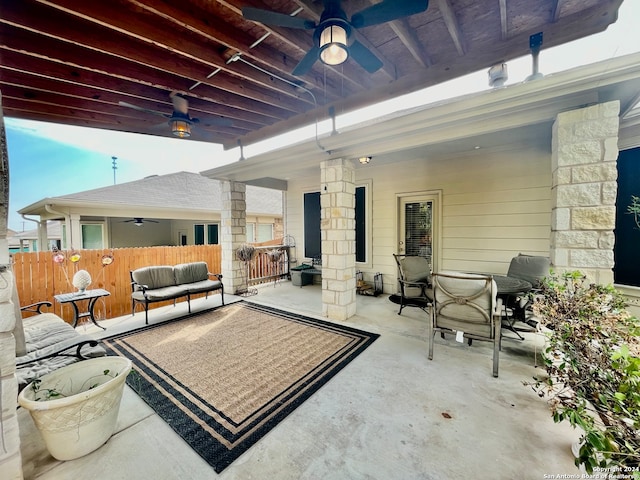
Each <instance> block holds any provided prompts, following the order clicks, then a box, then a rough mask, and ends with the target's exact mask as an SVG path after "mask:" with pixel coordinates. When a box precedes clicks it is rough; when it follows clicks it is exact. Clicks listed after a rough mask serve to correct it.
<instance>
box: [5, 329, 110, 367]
mask: <svg viewBox="0 0 640 480" xmlns="http://www.w3.org/2000/svg"><path fill="white" fill-rule="evenodd" d="M100 343H101V342H100V340H95V339H92V338H88V337H87V336H86V335H78V336H77V337H73V338H68V339H66V340H63V341H61V342H58V343H57V344H55V345H51V346H49V347H45V348H43V349H41V350H38V351H36V352H33V353H32V354H28V355H25V356H24V357H18V360H17V361H16V367H21V366H24V365H29V364H31V363H34V362H38V361H42V360H46V359H48V358H53V357H57V356H65V357H76V358H77V359H78V360H87V359H88V358H91V357H89V356H87V355H84V354H83V353H82V349H83V348H84V347H91V348H93V347H97V346H98V345H100ZM71 349H75V351H74V352H73V353H71V352H70V353H65V352H66V351H67V350H71Z"/></svg>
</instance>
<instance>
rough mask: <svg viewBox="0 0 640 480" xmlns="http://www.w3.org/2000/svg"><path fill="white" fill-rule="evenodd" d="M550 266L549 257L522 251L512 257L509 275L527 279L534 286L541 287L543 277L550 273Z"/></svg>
mask: <svg viewBox="0 0 640 480" xmlns="http://www.w3.org/2000/svg"><path fill="white" fill-rule="evenodd" d="M550 268H551V261H550V260H549V257H542V256H536V255H523V254H522V253H521V254H519V255H518V256H517V257H513V258H512V259H511V263H510V264H509V270H508V272H507V276H508V277H515V278H519V279H521V280H526V281H527V282H529V283H530V284H531V285H533V286H534V287H539V286H540V282H541V281H542V279H543V278H544V277H546V276H547V275H549V269H550Z"/></svg>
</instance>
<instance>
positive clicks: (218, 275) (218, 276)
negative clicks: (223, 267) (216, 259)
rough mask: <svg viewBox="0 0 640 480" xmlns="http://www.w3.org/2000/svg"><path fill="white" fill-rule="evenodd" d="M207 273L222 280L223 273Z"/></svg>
mask: <svg viewBox="0 0 640 480" xmlns="http://www.w3.org/2000/svg"><path fill="white" fill-rule="evenodd" d="M207 275H209V276H210V277H216V278H217V279H218V280H220V281H222V274H221V273H211V272H207Z"/></svg>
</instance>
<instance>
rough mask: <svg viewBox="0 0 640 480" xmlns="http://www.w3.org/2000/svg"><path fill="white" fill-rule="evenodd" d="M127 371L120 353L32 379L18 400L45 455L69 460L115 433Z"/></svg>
mask: <svg viewBox="0 0 640 480" xmlns="http://www.w3.org/2000/svg"><path fill="white" fill-rule="evenodd" d="M130 371H131V360H129V359H128V358H125V357H119V356H106V357H98V358H92V359H89V360H84V361H81V362H77V363H73V364H71V365H67V366H65V367H62V368H59V369H58V370H55V371H53V372H51V373H49V374H47V375H44V376H42V377H40V378H39V379H37V380H34V382H31V383H30V384H29V385H27V386H26V387H25V388H24V390H22V391H21V392H20V394H19V395H18V404H20V406H22V407H23V408H25V409H26V410H28V411H29V413H30V414H31V418H32V419H33V422H34V423H35V425H36V427H37V428H38V430H39V431H40V433H41V434H42V437H43V438H44V442H45V444H46V446H47V449H48V450H49V453H51V455H52V456H53V457H55V458H57V459H58V460H72V459H74V458H78V457H82V456H84V455H87V454H88V453H91V452H93V451H94V450H96V449H97V448H99V447H101V446H102V445H103V444H104V443H105V442H106V441H107V440H109V437H111V435H113V433H114V431H115V428H116V422H117V420H118V411H119V410H120V401H121V400H122V392H123V390H124V384H125V381H126V379H127V375H128V374H129V372H130ZM38 382H39V383H38ZM52 391H53V392H52ZM57 393H59V395H56V394H57ZM36 399H38V400H36Z"/></svg>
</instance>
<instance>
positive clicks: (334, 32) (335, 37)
mask: <svg viewBox="0 0 640 480" xmlns="http://www.w3.org/2000/svg"><path fill="white" fill-rule="evenodd" d="M348 57H349V51H348V50H347V30H346V29H345V28H344V27H343V26H341V25H336V24H335V23H331V24H329V25H327V26H326V27H324V29H323V30H322V33H321V34H320V60H322V62H323V63H325V64H327V65H340V64H341V63H344V62H345V61H346V60H347V58H348Z"/></svg>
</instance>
